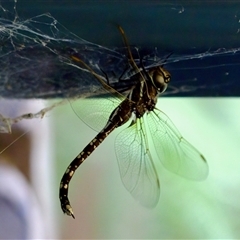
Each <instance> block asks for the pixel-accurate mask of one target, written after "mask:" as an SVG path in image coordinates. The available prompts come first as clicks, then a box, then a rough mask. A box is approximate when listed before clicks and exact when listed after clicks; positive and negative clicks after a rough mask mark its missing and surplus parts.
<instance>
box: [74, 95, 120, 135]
mask: <svg viewBox="0 0 240 240" xmlns="http://www.w3.org/2000/svg"><path fill="white" fill-rule="evenodd" d="M120 102H121V99H119V98H117V97H113V96H112V95H110V94H109V95H108V96H106V98H84V99H80V100H71V101H70V103H71V106H72V109H73V111H74V112H75V114H76V115H77V116H78V117H79V118H80V119H81V120H82V121H83V122H84V123H85V124H87V125H88V126H89V127H90V128H92V129H93V130H95V131H98V132H99V131H101V130H102V129H103V128H104V126H105V125H106V123H107V121H108V119H109V116H110V114H111V113H112V111H113V110H114V109H115V108H116V107H117V106H118V105H119V104H120Z"/></svg>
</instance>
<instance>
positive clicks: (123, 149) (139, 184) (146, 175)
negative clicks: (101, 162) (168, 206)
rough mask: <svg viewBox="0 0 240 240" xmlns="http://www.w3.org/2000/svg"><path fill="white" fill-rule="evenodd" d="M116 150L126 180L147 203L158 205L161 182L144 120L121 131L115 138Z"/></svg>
mask: <svg viewBox="0 0 240 240" xmlns="http://www.w3.org/2000/svg"><path fill="white" fill-rule="evenodd" d="M115 150H116V156H117V159H118V165H119V170H120V175H121V179H122V182H123V184H124V186H125V187H126V189H127V190H128V191H129V192H130V193H131V194H132V196H133V197H134V198H135V199H136V200H138V201H139V202H140V203H141V204H142V205H143V206H146V207H154V206H156V204H157V202H158V199H159V194H160V184H159V179H158V176H157V173H156V169H155V166H154V163H153V161H152V158H151V155H150V152H149V150H148V146H147V138H146V134H145V129H144V125H143V123H142V119H138V120H137V123H136V124H134V125H131V126H129V127H128V128H126V129H124V130H123V131H121V132H120V133H119V134H118V136H117V138H116V140H115Z"/></svg>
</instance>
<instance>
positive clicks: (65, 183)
mask: <svg viewBox="0 0 240 240" xmlns="http://www.w3.org/2000/svg"><path fill="white" fill-rule="evenodd" d="M114 129H115V125H113V126H112V127H111V128H108V129H105V128H104V130H103V131H101V132H100V133H99V134H98V135H97V136H96V137H95V138H94V139H93V140H92V141H91V142H90V143H89V144H88V145H87V146H86V147H85V148H84V149H83V151H82V152H81V153H80V154H79V155H78V156H77V157H76V158H75V159H74V160H73V161H72V162H71V163H70V165H69V166H68V168H67V170H66V172H65V173H64V175H63V177H62V180H61V183H60V192H59V198H60V202H61V207H62V210H63V212H64V213H66V214H67V215H70V216H72V217H73V218H74V215H73V211H72V208H71V205H70V202H69V200H68V187H69V182H70V180H71V178H72V176H73V174H74V173H75V171H76V170H77V168H78V167H79V166H80V165H81V164H82V163H83V161H84V160H85V159H86V158H87V157H88V156H89V155H90V154H91V153H92V152H93V151H94V150H95V149H96V148H97V147H98V146H99V145H100V144H101V142H102V141H103V140H104V139H105V138H106V137H107V136H108V135H109V134H110V133H111V132H112V131H113V130H114Z"/></svg>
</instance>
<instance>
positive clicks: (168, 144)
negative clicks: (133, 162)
mask: <svg viewBox="0 0 240 240" xmlns="http://www.w3.org/2000/svg"><path fill="white" fill-rule="evenodd" d="M147 122H148V126H149V130H150V133H151V136H152V140H153V144H154V147H155V150H156V153H157V155H158V158H159V159H160V161H161V162H162V164H163V165H164V167H165V168H166V169H168V170H169V171H171V172H174V173H176V174H178V175H180V176H183V177H186V178H189V179H193V180H203V179H205V178H206V177H207V175H208V165H207V162H206V160H205V158H204V157H203V155H202V154H201V153H200V152H199V151H198V150H197V149H196V148H195V147H193V146H192V145H191V144H190V143H189V142H187V141H186V140H185V139H184V138H183V137H182V136H181V134H180V133H179V131H178V130H177V128H176V127H175V126H174V124H173V123H172V121H171V120H170V119H169V118H168V116H167V115H166V114H164V113H163V112H162V111H160V110H158V109H155V110H154V111H152V112H151V113H149V114H148V116H147Z"/></svg>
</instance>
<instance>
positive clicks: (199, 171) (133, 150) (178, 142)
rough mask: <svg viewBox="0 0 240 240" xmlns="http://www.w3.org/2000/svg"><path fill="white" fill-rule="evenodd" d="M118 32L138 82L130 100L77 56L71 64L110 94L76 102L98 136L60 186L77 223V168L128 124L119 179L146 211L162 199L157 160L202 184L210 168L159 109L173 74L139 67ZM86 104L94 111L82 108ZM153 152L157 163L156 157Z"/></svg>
mask: <svg viewBox="0 0 240 240" xmlns="http://www.w3.org/2000/svg"><path fill="white" fill-rule="evenodd" d="M118 28H119V30H120V33H121V35H122V38H123V41H124V44H125V46H126V49H127V54H128V60H129V64H130V66H131V67H132V68H133V69H134V70H135V71H136V74H135V75H134V77H135V78H136V79H137V81H136V84H135V85H134V86H133V87H132V88H131V90H130V91H129V92H128V94H127V95H126V96H124V95H123V94H121V93H119V92H118V91H116V90H115V89H114V88H112V87H111V86H110V85H108V84H107V81H104V78H103V77H102V76H100V75H99V74H97V73H96V72H95V71H94V70H93V69H91V67H89V66H88V65H87V64H86V63H85V62H84V61H83V60H81V59H80V58H79V57H78V56H77V57H76V56H74V55H73V56H72V60H73V61H75V62H78V63H79V64H80V65H81V66H84V67H85V68H86V70H88V71H89V72H90V73H91V74H92V75H93V76H94V77H95V79H96V80H97V81H98V82H99V83H100V84H101V86H102V88H103V89H104V90H105V92H106V94H108V96H107V97H106V98H104V99H97V100H96V101H94V100H93V99H90V98H89V99H87V102H88V103H89V104H86V102H84V104H75V103H74V102H73V103H72V107H73V109H74V111H75V112H76V114H77V115H78V116H79V117H80V118H81V119H82V120H83V121H84V122H85V123H86V124H87V125H89V126H90V127H92V128H94V129H95V130H97V131H99V133H98V134H97V135H96V137H94V138H93V140H92V141H91V142H90V143H89V144H88V145H87V146H86V147H85V148H84V149H83V150H82V151H81V152H80V153H79V154H78V155H77V156H76V157H75V159H74V160H73V161H72V162H71V163H70V165H69V166H68V167H67V169H66V171H65V173H64V175H63V177H62V179H61V182H60V190H59V198H60V204H61V208H62V211H63V212H64V213H65V214H67V215H69V216H72V217H73V218H75V216H74V213H73V208H72V206H71V204H70V201H69V199H68V189H69V184H70V180H71V179H72V177H73V175H74V173H75V171H76V170H77V168H78V167H79V166H80V165H81V164H82V163H83V162H84V161H85V160H86V159H87V158H88V157H89V156H90V155H91V153H92V152H93V151H94V150H95V149H96V148H97V147H98V146H99V145H100V144H101V143H102V142H103V141H104V139H106V137H108V135H109V134H110V133H111V132H113V131H114V130H115V129H117V128H119V127H121V126H123V125H125V124H128V126H127V127H126V128H124V129H123V130H121V132H120V133H119V134H118V135H117V137H116V139H115V150H116V157H117V160H118V166H119V170H120V176H121V179H122V182H123V185H124V186H125V188H126V189H127V190H128V191H129V192H130V194H131V195H132V196H133V197H134V198H135V199H136V200H137V201H139V202H140V204H142V205H143V206H146V207H155V206H156V205H157V203H158V200H159V196H160V181H159V177H158V169H157V168H156V162H155V161H156V160H157V161H158V160H160V161H161V163H162V165H163V166H164V167H165V168H166V169H167V170H169V171H171V172H173V173H176V174H178V175H180V176H182V177H185V178H188V179H192V180H203V179H205V178H206V177H207V175H208V164H207V161H206V159H205V158H204V156H203V155H202V154H201V153H200V152H199V151H198V150H197V149H196V148H195V147H194V146H192V145H191V144H190V143H189V142H188V141H187V140H185V139H184V138H183V137H182V135H181V134H180V133H179V131H178V130H177V128H176V127H175V125H174V124H173V123H172V121H171V120H170V119H169V117H168V116H167V115H166V114H165V113H163V112H162V111H161V110H160V109H158V108H157V107H156V103H157V100H158V96H159V95H160V94H162V93H163V92H164V91H165V90H166V89H167V86H168V84H169V82H170V80H171V74H170V73H169V72H168V71H167V70H166V69H165V68H164V66H155V67H152V68H149V69H145V68H144V66H143V63H142V61H140V62H141V63H140V66H137V64H136V62H135V61H134V59H133V56H132V53H131V50H130V47H129V44H128V40H127V37H126V35H125V32H124V30H123V28H122V27H120V26H118ZM106 78H107V76H106ZM105 80H106V79H105ZM84 101H85V100H84ZM93 102H94V104H93ZM83 105H85V106H86V105H87V106H90V105H91V107H85V108H84V107H83ZM101 125H103V126H101ZM99 128H101V129H99ZM153 150H154V151H155V152H156V156H157V159H155V158H153V157H152V154H151V152H152V151H153Z"/></svg>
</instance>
